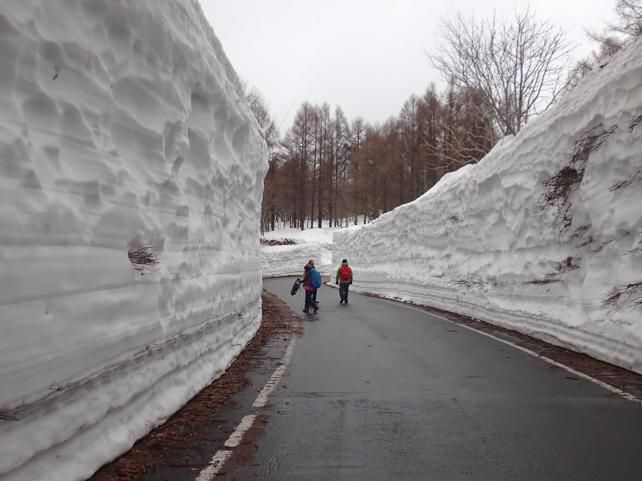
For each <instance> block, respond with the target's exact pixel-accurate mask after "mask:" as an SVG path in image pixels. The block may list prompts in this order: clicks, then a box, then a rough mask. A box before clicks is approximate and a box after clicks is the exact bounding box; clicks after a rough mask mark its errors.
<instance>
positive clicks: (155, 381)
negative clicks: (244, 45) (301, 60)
mask: <svg viewBox="0 0 642 481" xmlns="http://www.w3.org/2000/svg"><path fill="white" fill-rule="evenodd" d="M266 168H267V163H266V148H265V145H264V143H263V141H262V140H261V137H260V134H259V131H258V126H257V125H256V123H255V121H254V120H253V118H252V116H251V113H250V111H249V109H248V107H247V104H246V103H245V100H244V97H243V94H242V89H241V87H240V83H239V81H238V79H237V76H236V74H235V73H234V71H233V69H232V67H231V65H230V64H229V62H228V60H227V58H226V56H225V54H224V52H223V50H222V48H221V45H220V43H219V41H218V40H217V38H216V37H215V35H214V33H213V32H212V29H211V27H210V26H209V24H208V23H207V21H206V20H205V18H204V16H203V14H202V12H201V9H200V7H199V5H198V3H197V1H196V0H136V1H128V2H125V1H115V0H47V1H43V0H5V1H2V2H1V3H0V201H1V205H0V479H2V480H3V481H4V480H7V481H8V480H11V481H16V480H21V481H38V480H47V481H56V480H60V481H72V480H80V479H85V478H86V477H88V476H89V475H91V474H92V473H93V471H95V470H96V469H97V468H98V467H99V466H101V465H102V464H103V463H105V462H107V461H109V460H111V459H113V458H114V457H116V456H117V455H118V454H120V453H122V452H123V451H125V450H126V449H128V448H129V447H130V446H131V445H132V444H133V442H134V441H135V440H136V439H137V438H139V437H141V436H142V435H144V434H145V433H146V432H148V431H149V430H150V429H151V428H152V427H153V426H155V425H156V424H158V423H159V422H160V421H162V420H163V419H164V418H166V417H168V416H169V415H171V414H172V413H173V412H175V411H176V410H177V409H178V408H179V407H180V406H181V405H183V404H184V403H185V402H186V401H187V400H188V399H189V398H190V397H192V396H193V395H194V394H196V393H197V392H198V391H199V390H200V389H201V388H203V387H204V386H205V385H207V384H208V383H209V382H211V381H212V380H213V379H214V378H216V377H217V376H219V375H220V374H221V373H222V372H223V371H224V369H225V368H226V367H227V366H228V365H229V364H230V362H231V361H232V360H233V359H234V358H235V356H236V355H237V354H238V353H239V351H240V350H241V349H242V348H243V346H244V345H245V344H246V343H247V341H248V340H249V339H250V338H251V337H252V336H253V334H254V333H255V332H256V330H257V328H258V325H259V323H260V317H261V297H260V296H261V260H260V255H259V248H258V245H259V242H258V240H259V215H260V206H261V195H262V183H263V176H264V174H265V171H266Z"/></svg>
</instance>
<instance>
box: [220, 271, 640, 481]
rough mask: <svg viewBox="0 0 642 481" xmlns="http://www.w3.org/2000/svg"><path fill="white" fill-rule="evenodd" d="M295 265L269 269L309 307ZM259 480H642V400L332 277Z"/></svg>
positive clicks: (281, 290) (241, 476)
mask: <svg viewBox="0 0 642 481" xmlns="http://www.w3.org/2000/svg"><path fill="white" fill-rule="evenodd" d="M291 285H292V279H275V280H268V281H266V282H265V287H266V289H267V290H269V291H270V292H273V293H275V294H277V295H279V296H280V297H281V298H282V299H283V300H285V301H287V302H288V303H289V304H290V305H291V306H292V307H293V308H295V309H296V310H297V311H298V312H300V311H301V309H302V308H303V293H302V292H300V293H299V295H297V296H295V297H291V296H290V293H289V291H290V288H291ZM319 301H320V311H319V313H318V314H316V315H308V316H306V315H305V314H303V313H301V315H302V316H304V334H303V337H302V338H301V339H300V340H299V342H298V344H297V347H296V350H295V352H294V357H293V358H292V363H291V365H290V367H289V370H288V372H287V374H286V376H285V377H284V379H283V380H282V385H281V386H280V388H279V389H278V390H276V391H275V392H274V394H273V397H272V398H271V404H272V405H271V407H270V408H269V409H268V411H267V413H268V418H267V423H266V425H265V428H264V432H263V433H262V435H261V436H260V437H258V438H257V439H256V440H255V441H254V443H255V448H254V453H253V455H252V456H251V459H249V460H247V462H246V465H245V466H235V467H234V469H230V470H228V471H227V472H226V473H223V476H222V477H217V479H223V478H225V479H234V480H238V481H245V480H254V479H260V480H274V481H276V480H283V481H285V480H309V481H314V480H353V481H355V480H368V481H376V480H391V479H396V480H480V481H481V480H488V481H499V480H534V481H535V480H537V481H543V480H565V481H572V480H578V481H579V480H581V481H589V480H636V481H637V480H640V479H642V409H641V408H640V407H639V406H638V405H636V404H634V403H632V402H630V401H626V400H624V399H622V398H620V397H618V396H616V395H614V394H612V393H609V392H608V391H606V390H604V389H602V388H600V387H598V386H597V385H594V384H592V383H590V382H588V381H584V380H581V379H577V378H574V377H573V376H571V375H569V373H568V372H566V371H564V370H562V369H559V368H555V367H554V366H551V365H549V364H546V363H545V362H543V361H541V360H538V359H536V358H534V357H531V356H529V355H528V354H526V353H523V352H521V351H518V350H516V349H513V348H511V347H510V346H507V345H505V344H502V343H499V342H497V341H495V340H493V339H490V338H488V337H485V336H482V335H480V334H477V333H475V332H471V331H469V330H467V329H464V328H461V327H460V326H457V325H454V324H451V323H449V322H447V321H444V320H441V319H439V318H437V317H434V316H431V315H430V314H428V313H426V312H421V311H419V310H416V309H413V308H410V307H405V306H402V305H399V304H395V303H391V302H387V301H384V300H378V299H373V298H367V297H362V296H359V295H356V294H355V293H350V304H349V305H347V306H343V305H339V304H338V301H339V297H338V291H337V290H335V289H331V288H328V287H326V286H324V287H322V288H321V289H320V290H319Z"/></svg>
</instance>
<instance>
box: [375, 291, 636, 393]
mask: <svg viewBox="0 0 642 481" xmlns="http://www.w3.org/2000/svg"><path fill="white" fill-rule="evenodd" d="M380 299H382V300H384V301H386V302H390V303H393V304H397V305H400V306H403V307H405V308H406V309H412V310H414V311H418V312H423V313H424V314H427V315H430V316H434V317H436V318H438V319H441V320H443V321H446V322H449V323H450V324H453V325H455V326H458V327H463V328H464V329H468V330H469V331H472V332H476V333H477V334H481V335H482V336H486V337H489V338H491V339H494V340H495V341H498V342H501V343H503V344H506V345H508V346H511V347H513V348H515V349H517V350H519V351H522V352H524V353H526V354H529V355H530V356H533V357H536V358H537V359H541V360H542V361H544V362H547V363H548V364H551V365H553V366H555V367H559V368H561V369H564V370H565V371H567V372H569V373H571V374H573V375H574V376H577V377H580V378H582V379H585V380H587V381H590V382H592V383H594V384H597V385H598V386H600V387H601V388H604V389H606V390H607V391H610V392H612V393H613V394H617V395H618V396H620V397H622V398H624V399H626V400H627V401H631V402H634V403H635V404H637V405H639V406H642V399H638V398H637V397H635V396H634V395H633V394H631V393H628V392H626V391H623V390H622V389H620V388H618V387H615V386H612V385H611V384H608V383H605V382H604V381H601V380H599V379H596V378H594V377H592V376H589V375H588V374H585V373H583V372H580V371H576V370H575V369H573V368H572V367H569V366H567V365H565V364H561V363H559V362H557V361H554V360H553V359H551V358H549V357H546V356H543V355H541V354H539V353H537V352H535V351H531V350H530V349H528V348H525V347H522V346H520V345H518V344H514V343H512V342H510V341H507V340H506V339H502V338H500V337H496V336H493V335H492V334H489V333H488V332H484V331H480V330H478V329H475V328H474V327H471V326H467V325H465V324H460V323H458V322H455V321H451V320H450V319H447V318H445V317H442V316H440V315H439V314H433V313H432V312H430V311H426V310H425V309H421V308H420V307H415V306H410V305H408V304H405V303H402V302H396V301H393V300H390V299H385V298H380Z"/></svg>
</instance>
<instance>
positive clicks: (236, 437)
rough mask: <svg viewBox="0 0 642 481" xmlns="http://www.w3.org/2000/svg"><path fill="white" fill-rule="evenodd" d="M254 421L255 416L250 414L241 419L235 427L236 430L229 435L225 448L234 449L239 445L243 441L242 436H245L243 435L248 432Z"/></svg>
mask: <svg viewBox="0 0 642 481" xmlns="http://www.w3.org/2000/svg"><path fill="white" fill-rule="evenodd" d="M255 420H256V414H250V415H248V416H245V417H243V419H241V422H240V423H239V425H238V426H237V427H236V430H235V431H234V432H233V433H232V434H230V437H229V438H227V441H225V447H226V448H235V447H237V446H238V445H239V444H241V441H243V436H245V433H246V432H248V431H249V430H250V428H251V427H252V425H253V424H254V421H255Z"/></svg>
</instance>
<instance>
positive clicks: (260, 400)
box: [252, 337, 296, 408]
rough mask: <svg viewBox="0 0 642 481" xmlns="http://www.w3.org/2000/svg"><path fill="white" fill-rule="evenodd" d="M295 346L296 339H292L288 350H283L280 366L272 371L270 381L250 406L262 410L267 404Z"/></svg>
mask: <svg viewBox="0 0 642 481" xmlns="http://www.w3.org/2000/svg"><path fill="white" fill-rule="evenodd" d="M295 345H296V338H294V337H293V338H292V340H291V341H290V344H289V345H288V348H287V349H286V350H285V354H284V355H283V358H282V359H281V365H280V366H279V367H278V368H277V369H276V371H274V374H272V377H271V378H270V380H269V381H268V382H267V383H266V384H265V386H264V387H263V389H262V390H261V392H260V393H259V395H258V396H257V397H256V400H255V401H254V404H253V405H252V406H253V407H254V408H262V407H264V406H265V405H266V404H267V403H268V399H269V397H270V394H272V391H274V388H276V386H277V384H279V381H280V380H281V378H282V377H283V374H285V370H286V369H287V368H288V365H289V364H290V360H291V359H292V354H293V352H294V346H295Z"/></svg>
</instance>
